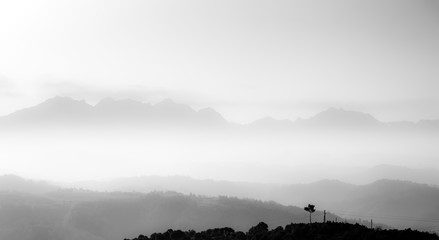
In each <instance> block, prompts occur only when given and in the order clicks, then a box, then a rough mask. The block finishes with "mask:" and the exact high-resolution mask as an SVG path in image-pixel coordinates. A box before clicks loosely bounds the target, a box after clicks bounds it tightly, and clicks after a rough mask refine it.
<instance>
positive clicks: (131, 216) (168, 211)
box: [0, 189, 335, 240]
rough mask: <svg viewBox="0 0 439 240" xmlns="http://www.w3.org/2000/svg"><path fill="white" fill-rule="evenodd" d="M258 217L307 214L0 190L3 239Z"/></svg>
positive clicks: (247, 222)
mask: <svg viewBox="0 0 439 240" xmlns="http://www.w3.org/2000/svg"><path fill="white" fill-rule="evenodd" d="M316 214H320V215H321V212H316ZM327 217H328V219H334V218H335V215H332V214H328V216H327ZM259 221H264V222H267V223H268V224H270V225H286V224H288V223H290V222H291V221H294V222H306V221H308V215H307V213H306V212H305V211H304V210H303V209H302V208H299V207H292V206H288V207H287V206H283V205H280V204H277V203H274V202H262V201H255V200H245V199H238V198H232V197H202V196H195V195H183V194H178V193H175V192H167V193H162V192H153V193H149V194H140V193H122V192H112V193H98V192H92V191H85V190H73V189H70V190H69V189H60V190H57V191H54V192H49V193H46V194H43V195H42V194H38V195H36V194H27V193H19V192H10V191H8V192H0V239H7V240H120V239H123V238H124V237H130V238H132V237H135V236H138V235H139V234H145V233H146V234H152V233H154V232H160V231H165V230H166V229H169V228H175V229H177V228H178V229H184V230H189V229H194V230H197V231H201V230H203V229H208V228H218V227H222V226H230V227H233V228H234V229H238V230H241V231H243V230H246V229H248V228H249V227H251V226H253V225H255V224H257V223H258V222H259Z"/></svg>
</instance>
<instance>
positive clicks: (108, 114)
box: [0, 97, 439, 133]
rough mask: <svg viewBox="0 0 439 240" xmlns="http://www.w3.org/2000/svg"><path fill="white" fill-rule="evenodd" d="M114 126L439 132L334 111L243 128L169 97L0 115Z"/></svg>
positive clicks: (19, 121)
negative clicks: (145, 101)
mask: <svg viewBox="0 0 439 240" xmlns="http://www.w3.org/2000/svg"><path fill="white" fill-rule="evenodd" d="M57 124H58V125H68V126H71V125H94V126H96V125H99V126H100V125H112V124H122V125H125V126H137V127H139V126H143V127H147V126H157V125H172V126H212V127H218V126H222V127H224V126H229V127H231V126H234V127H236V126H240V127H241V128H244V129H245V128H248V129H252V130H255V131H259V130H263V131H267V130H268V131H277V132H289V131H291V130H300V129H304V130H307V129H308V130H321V129H334V130H340V129H347V130H365V129H377V130H383V129H388V130H397V131H406V130H410V131H413V130H424V131H428V132H433V133H434V132H436V131H438V130H439V120H421V121H419V122H417V123H413V122H405V121H399V122H387V123H384V122H380V121H378V120H377V119H376V118H374V117H373V116H372V115H370V114H367V113H362V112H357V111H348V110H344V109H337V108H329V109H327V110H325V111H323V112H320V113H317V114H316V115H314V116H313V117H310V118H308V119H302V118H299V119H297V120H295V121H291V120H289V119H284V120H276V119H274V118H271V117H265V118H262V119H258V120H256V121H254V122H252V123H250V124H247V125H238V124H235V123H232V122H229V121H227V120H226V119H224V117H223V116H222V115H221V114H219V113H218V112H217V111H215V110H214V109H213V108H204V109H200V110H198V111H196V110H194V109H193V108H191V107H190V106H188V105H186V104H179V103H176V102H174V101H173V100H171V99H164V100H163V101H161V102H159V103H157V104H150V103H143V102H139V101H135V100H131V99H121V100H114V99H111V98H104V99H102V100H101V101H100V102H98V103H97V104H96V105H95V106H92V105H90V104H88V103H86V102H85V101H78V100H74V99H72V98H69V97H54V98H50V99H47V100H46V101H44V102H42V103H40V104H38V105H36V106H33V107H29V108H25V109H21V110H18V111H16V112H14V113H11V114H9V115H6V116H3V117H0V127H1V126H5V125H7V126H11V125H16V126H18V127H20V126H21V125H25V126H29V125H50V126H53V125H57Z"/></svg>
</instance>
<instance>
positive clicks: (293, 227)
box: [124, 222, 439, 240]
mask: <svg viewBox="0 0 439 240" xmlns="http://www.w3.org/2000/svg"><path fill="white" fill-rule="evenodd" d="M149 239H151V240H210V239H212V240H229V239H230V240H232V239H233V240H283V239H285V240H287V239H291V240H296V239H297V240H301V239H303V240H305V239H306V240H310V239H316V240H317V239H322V240H323V239H325V240H330V239H333V240H344V239H352V240H354V239H355V240H361V239H368V240H369V239H386V240H388V239H398V240H404V239H407V240H413V239H416V240H423V239H428V240H433V239H439V237H438V235H436V234H434V233H427V232H420V231H417V230H411V229H405V230H382V229H379V228H378V229H370V228H367V227H365V226H362V225H359V224H349V223H336V222H327V223H313V224H304V223H297V224H294V223H292V224H289V225H287V226H285V228H283V227H277V228H275V229H272V230H269V229H268V225H267V224H266V223H264V222H260V223H259V224H258V225H256V226H254V227H252V228H250V229H249V230H248V232H246V233H244V232H241V231H235V230H233V229H232V228H227V227H225V228H215V229H209V230H206V231H202V232H195V231H193V230H191V231H185V232H184V231H181V230H172V229H169V230H167V231H166V232H163V233H153V234H151V236H149V237H147V236H144V235H140V236H139V237H137V238H133V239H132V240H149ZM124 240H129V239H124Z"/></svg>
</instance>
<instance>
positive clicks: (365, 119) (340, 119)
mask: <svg viewBox="0 0 439 240" xmlns="http://www.w3.org/2000/svg"><path fill="white" fill-rule="evenodd" d="M308 121H310V122H312V123H314V124H322V125H333V126H346V127H350V126H368V125H376V124H378V123H379V121H378V120H377V119H375V118H374V117H373V116H372V115H370V114H368V113H363V112H357V111H349V110H345V109H342V108H334V107H331V108H328V109H327V110H325V111H323V112H320V113H318V114H316V115H315V116H314V117H311V118H309V119H308Z"/></svg>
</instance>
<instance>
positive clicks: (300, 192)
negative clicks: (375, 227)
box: [78, 171, 439, 231]
mask: <svg viewBox="0 0 439 240" xmlns="http://www.w3.org/2000/svg"><path fill="white" fill-rule="evenodd" d="M368 172H369V171H368ZM78 186H81V187H84V188H90V189H93V190H100V191H138V192H150V191H154V190H160V191H167V190H169V191H177V192H182V193H186V194H189V193H193V194H201V195H207V196H220V195H225V196H236V197H239V198H251V199H259V200H264V201H276V202H279V203H281V204H284V205H294V206H304V205H306V204H308V203H315V204H317V206H318V208H319V209H321V210H323V209H326V210H327V211H330V212H333V213H335V214H337V215H339V216H343V217H345V218H348V219H349V218H353V219H358V218H361V219H368V220H370V219H371V218H374V221H376V222H380V223H383V224H387V225H390V226H393V227H397V228H401V229H404V228H407V227H412V228H419V229H428V230H434V231H439V228H438V227H437V225H434V223H435V222H437V221H438V219H439V217H438V216H439V211H438V209H439V203H438V201H437V199H439V188H437V187H435V186H432V185H427V184H420V183H414V182H410V181H400V180H390V179H381V180H377V181H374V182H373V183H370V184H363V185H354V184H348V183H344V182H341V181H336V180H321V181H318V182H314V183H309V184H259V183H245V182H230V181H212V180H196V179H192V178H188V177H181V176H180V177H179V176H175V177H158V176H155V177H154V176H149V177H147V176H146V177H137V178H125V179H119V180H114V181H111V182H89V183H79V184H78Z"/></svg>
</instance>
